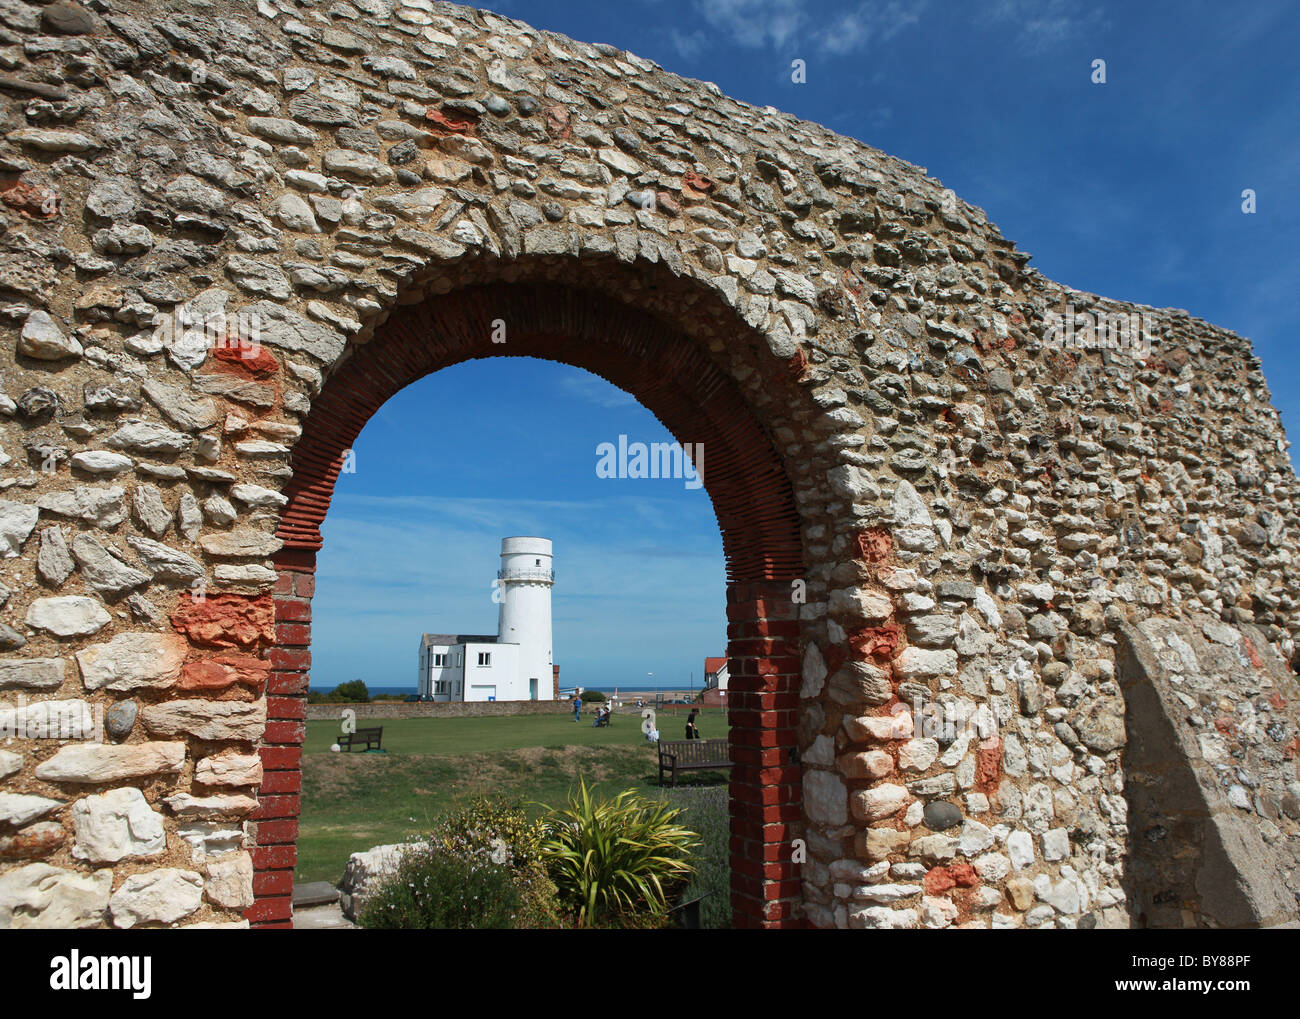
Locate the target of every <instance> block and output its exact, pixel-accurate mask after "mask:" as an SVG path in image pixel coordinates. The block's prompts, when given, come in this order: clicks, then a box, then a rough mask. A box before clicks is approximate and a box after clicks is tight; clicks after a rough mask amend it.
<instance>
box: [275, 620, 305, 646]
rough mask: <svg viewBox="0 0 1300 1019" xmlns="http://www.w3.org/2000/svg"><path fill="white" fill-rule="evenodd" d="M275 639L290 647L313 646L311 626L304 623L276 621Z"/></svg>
mask: <svg viewBox="0 0 1300 1019" xmlns="http://www.w3.org/2000/svg"><path fill="white" fill-rule="evenodd" d="M275 640H276V643H278V644H286V645H289V646H290V647H311V627H310V626H308V625H306V624H304V623H276V624H275Z"/></svg>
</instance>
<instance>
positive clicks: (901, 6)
mask: <svg viewBox="0 0 1300 1019" xmlns="http://www.w3.org/2000/svg"><path fill="white" fill-rule="evenodd" d="M924 7H925V2H924V0H921V2H916V3H905V2H902V0H863V2H860V3H858V4H857V5H856V6H853V7H850V8H847V9H844V10H840V11H838V12H832V13H827V8H826V6H825V5H816V6H813V5H809V4H807V3H805V2H803V0H695V11H696V12H697V14H698V16H699V20H700V21H701V22H702V23H703V26H704V27H701V28H696V29H693V30H691V31H689V32H683V31H681V30H680V29H677V28H674V29H672V30H671V31H670V32H669V38H670V39H671V41H672V43H673V45H674V46H675V47H676V49H677V52H678V53H679V54H680V55H681V56H682V57H683V58H685V59H688V60H689V59H693V58H695V57H697V56H699V55H700V54H701V53H703V52H705V51H706V50H708V49H709V48H710V47H711V46H740V47H743V48H746V49H772V50H786V51H788V52H790V53H791V54H793V55H795V56H798V55H799V54H800V52H803V53H804V54H805V56H844V55H845V54H848V53H853V52H856V51H859V50H862V49H865V48H866V46H867V45H868V44H870V43H882V42H888V41H889V40H890V39H892V38H894V36H896V35H898V33H899V32H901V31H903V30H904V29H906V28H908V27H910V26H912V25H915V24H917V23H918V22H919V21H920V20H921V12H922V10H923V9H924Z"/></svg>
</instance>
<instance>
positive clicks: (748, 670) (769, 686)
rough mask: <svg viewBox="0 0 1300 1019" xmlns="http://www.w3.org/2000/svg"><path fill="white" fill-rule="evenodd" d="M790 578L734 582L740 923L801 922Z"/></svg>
mask: <svg viewBox="0 0 1300 1019" xmlns="http://www.w3.org/2000/svg"><path fill="white" fill-rule="evenodd" d="M796 608H797V606H795V605H794V604H793V603H792V602H791V599H790V585H789V583H788V582H780V581H767V582H758V583H736V584H731V585H729V587H728V589H727V620H728V622H727V657H728V660H729V663H730V664H729V666H728V669H729V675H730V679H729V685H728V692H727V705H728V708H729V711H728V717H729V721H730V723H731V755H732V758H731V759H732V760H733V761H734V762H735V767H734V768H732V771H731V912H732V924H733V926H735V927H744V928H755V927H795V926H801V925H802V917H801V916H800V914H799V910H798V905H799V902H800V895H801V888H800V882H799V878H798V876H797V873H796V870H795V866H794V864H793V863H792V862H791V856H792V846H791V842H792V840H793V839H795V838H798V837H800V835H801V833H802V827H801V825H802V818H803V804H802V781H801V773H800V768H799V763H798V760H797V758H796V756H795V753H796V751H795V747H796V742H795V726H796V724H797V714H798V705H799V670H800V657H799V622H798V619H797V618H796Z"/></svg>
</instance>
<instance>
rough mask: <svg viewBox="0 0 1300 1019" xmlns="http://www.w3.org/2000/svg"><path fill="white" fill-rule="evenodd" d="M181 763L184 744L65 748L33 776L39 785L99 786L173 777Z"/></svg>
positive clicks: (41, 765) (37, 768) (43, 764)
mask: <svg viewBox="0 0 1300 1019" xmlns="http://www.w3.org/2000/svg"><path fill="white" fill-rule="evenodd" d="M184 763H185V744H184V743H130V744H124V745H122V746H112V745H107V744H88V745H83V746H66V747H61V748H60V749H59V752H58V753H56V754H55V755H54V756H53V757H51V758H50V759H49V760H48V761H43V762H41V763H40V764H39V765H37V766H36V777H37V778H39V779H40V780H41V781H42V782H80V783H85V784H91V785H99V784H101V783H104V782H118V781H124V780H127V779H135V778H145V777H148V776H151V775H161V774H176V773H177V772H179V771H180V770H181V766H182V765H183V764H184Z"/></svg>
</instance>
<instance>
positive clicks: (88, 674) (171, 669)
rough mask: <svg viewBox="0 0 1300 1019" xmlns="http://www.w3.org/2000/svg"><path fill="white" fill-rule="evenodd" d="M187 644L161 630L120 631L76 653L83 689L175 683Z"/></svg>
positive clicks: (159, 687)
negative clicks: (103, 642)
mask: <svg viewBox="0 0 1300 1019" xmlns="http://www.w3.org/2000/svg"><path fill="white" fill-rule="evenodd" d="M188 650H189V645H188V644H187V643H186V641H185V639H184V638H183V637H179V636H177V635H176V634H165V633H123V634H119V635H118V636H116V637H114V638H113V639H112V640H110V641H109V642H108V643H106V644H92V645H91V646H90V647H88V648H85V649H83V650H81V651H78V652H77V664H78V665H79V666H80V667H81V678H82V681H83V682H84V683H85V684H86V689H87V690H99V689H108V690H135V689H139V688H140V687H149V688H151V689H155V690H165V689H167V688H168V687H170V686H172V685H174V684H175V682H176V680H177V679H178V678H179V676H180V674H181V666H182V664H183V663H184V661H185V654H186V652H187V651H188Z"/></svg>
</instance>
